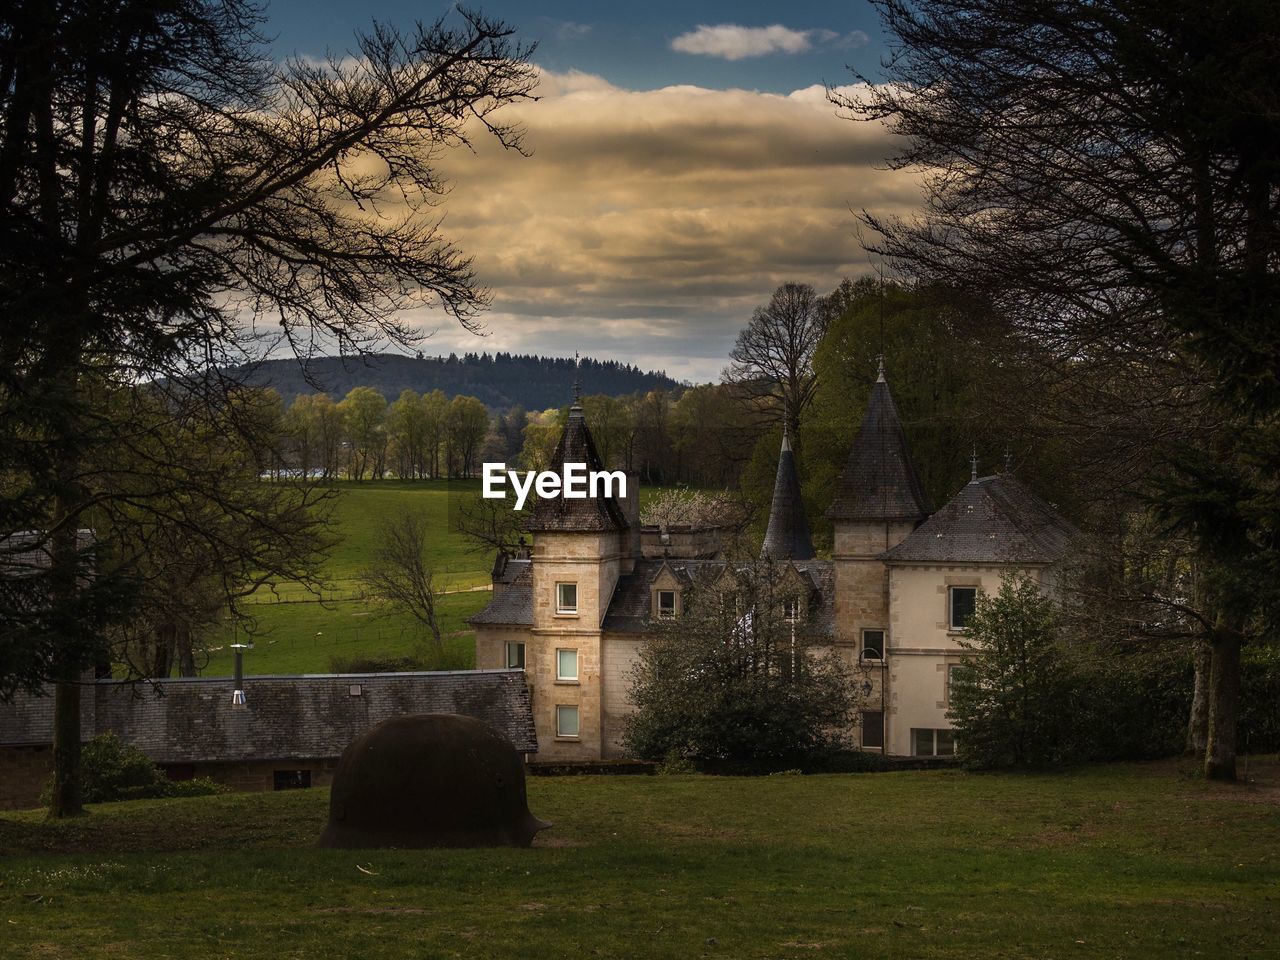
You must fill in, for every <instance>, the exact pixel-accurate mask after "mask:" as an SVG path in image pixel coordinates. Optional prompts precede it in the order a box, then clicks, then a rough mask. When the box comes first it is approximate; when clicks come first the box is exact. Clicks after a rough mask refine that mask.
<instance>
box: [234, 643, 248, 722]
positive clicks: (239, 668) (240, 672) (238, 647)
mask: <svg viewBox="0 0 1280 960" xmlns="http://www.w3.org/2000/svg"><path fill="white" fill-rule="evenodd" d="M231 649H232V650H234V651H235V652H236V686H235V689H234V690H233V691H232V692H231V703H232V705H233V706H237V707H243V706H244V703H245V700H244V652H245V651H246V650H248V649H249V645H248V644H247V643H233V644H232V645H231Z"/></svg>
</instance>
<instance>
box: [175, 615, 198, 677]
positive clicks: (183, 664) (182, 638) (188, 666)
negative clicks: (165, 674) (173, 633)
mask: <svg viewBox="0 0 1280 960" xmlns="http://www.w3.org/2000/svg"><path fill="white" fill-rule="evenodd" d="M195 675H196V656H195V650H194V649H193V644H192V642H191V627H190V626H188V625H186V624H184V625H183V627H182V629H181V630H179V632H178V676H180V677H194V676H195Z"/></svg>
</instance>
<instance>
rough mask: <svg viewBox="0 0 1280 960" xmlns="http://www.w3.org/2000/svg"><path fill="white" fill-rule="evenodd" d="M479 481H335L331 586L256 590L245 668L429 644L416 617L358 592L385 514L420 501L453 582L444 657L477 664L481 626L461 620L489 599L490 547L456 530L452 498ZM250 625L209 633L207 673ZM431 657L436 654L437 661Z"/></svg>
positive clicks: (228, 664) (443, 580)
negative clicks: (317, 590)
mask: <svg viewBox="0 0 1280 960" xmlns="http://www.w3.org/2000/svg"><path fill="white" fill-rule="evenodd" d="M479 489H480V485H479V483H478V482H477V481H456V480H455V481H450V482H448V483H445V482H436V481H418V482H408V481H395V480H381V481H370V482H367V483H354V482H341V483H338V484H335V487H334V490H335V499H334V510H333V520H334V526H333V530H332V533H333V535H334V537H335V538H336V539H337V543H336V544H335V546H334V547H333V549H332V550H331V551H330V553H329V556H328V557H327V559H326V561H325V564H324V568H323V572H324V578H325V581H326V583H325V587H324V589H323V590H322V592H321V596H320V597H319V598H317V597H316V596H315V595H314V594H311V593H309V592H308V591H307V590H306V589H305V588H304V587H303V586H302V585H301V584H297V583H278V584H273V585H271V586H270V587H265V588H263V589H261V590H259V591H258V592H257V593H256V594H255V596H254V597H253V604H252V606H251V607H250V608H249V609H250V610H251V612H252V613H253V614H254V618H255V620H256V621H257V624H256V629H255V632H254V634H253V637H252V639H253V642H254V649H253V650H252V651H250V652H249V653H248V654H247V655H246V659H245V669H246V670H247V671H249V672H251V673H256V674H271V673H324V672H327V671H328V670H329V669H330V661H331V660H332V658H333V657H335V656H342V657H349V656H354V655H360V656H390V657H400V656H407V655H410V654H413V653H415V652H425V649H426V648H425V647H424V646H423V644H424V642H425V634H424V633H423V631H422V629H421V627H420V626H419V625H418V624H416V623H415V622H414V621H413V620H412V619H411V618H409V617H405V616H401V615H396V614H390V615H388V611H386V610H385V609H383V607H382V606H381V605H380V604H378V603H371V602H367V601H366V600H364V599H362V598H361V585H360V582H359V576H360V571H361V569H362V568H363V567H364V566H365V564H367V563H368V562H369V560H370V559H371V558H372V556H373V552H374V550H375V549H376V547H377V531H378V526H379V524H380V523H381V521H382V520H383V518H384V517H389V516H395V515H397V514H400V513H404V512H405V511H410V510H422V511H425V512H426V514H427V518H428V525H429V529H430V531H431V534H432V537H431V550H430V552H429V554H428V559H429V560H430V562H431V563H432V564H433V565H434V568H435V571H436V582H437V584H438V585H439V586H440V587H441V589H443V590H445V591H448V595H447V596H445V597H444V598H443V599H442V602H441V614H442V623H441V630H442V632H443V633H444V634H445V638H446V651H447V653H446V657H445V658H444V661H443V665H447V666H452V667H466V666H474V663H475V640H474V633H473V631H471V629H470V628H469V627H468V626H467V625H466V623H465V622H464V621H465V620H466V618H467V617H469V616H471V615H472V614H473V613H476V612H477V611H479V610H480V609H481V608H482V607H483V606H484V605H485V604H486V603H487V602H488V599H489V594H488V592H487V589H481V590H476V589H475V588H477V587H479V588H487V587H488V584H489V570H490V568H491V566H492V564H493V557H492V556H489V555H488V554H484V553H477V552H473V551H469V550H468V544H467V543H466V542H464V541H463V540H462V538H461V537H460V536H459V535H458V534H457V533H456V532H455V531H454V530H453V526H452V516H451V507H456V503H457V499H458V498H459V497H460V496H470V495H474V494H475V493H476V492H478V491H479ZM246 639H248V638H247V637H246V635H245V634H244V632H243V631H233V630H231V629H230V628H228V629H227V630H225V631H223V632H222V634H221V635H220V636H215V637H214V638H213V639H212V641H211V643H210V651H209V652H210V658H209V663H208V665H207V666H206V667H205V668H204V669H203V671H202V672H203V673H205V674H207V675H210V676H217V675H221V674H229V673H231V671H232V658H231V651H230V649H229V646H230V644H231V643H233V642H237V641H240V642H243V641H245V640H246ZM433 665H434V664H433Z"/></svg>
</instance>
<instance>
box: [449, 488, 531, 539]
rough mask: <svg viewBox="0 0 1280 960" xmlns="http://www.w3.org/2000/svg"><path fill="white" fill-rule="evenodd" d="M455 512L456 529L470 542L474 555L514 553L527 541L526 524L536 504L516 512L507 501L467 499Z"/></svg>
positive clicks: (463, 500)
mask: <svg viewBox="0 0 1280 960" xmlns="http://www.w3.org/2000/svg"><path fill="white" fill-rule="evenodd" d="M450 507H451V510H452V511H453V528H454V529H455V530H456V531H457V532H458V533H460V534H462V536H463V538H464V539H465V540H466V541H467V549H468V550H470V551H471V552H473V553H490V552H496V553H506V554H510V553H512V552H513V551H514V550H515V549H516V548H517V547H518V546H519V545H520V543H521V541H522V540H523V537H524V524H525V518H526V517H527V515H528V511H529V510H530V509H531V508H532V504H528V505H526V508H525V509H524V510H512V509H511V503H510V502H509V501H507V500H505V499H501V500H488V499H485V498H484V497H482V496H479V495H478V494H477V495H475V496H470V497H464V498H461V499H459V500H458V501H457V503H456V505H455V504H451V505H450Z"/></svg>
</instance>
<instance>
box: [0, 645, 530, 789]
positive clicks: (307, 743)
mask: <svg viewBox="0 0 1280 960" xmlns="http://www.w3.org/2000/svg"><path fill="white" fill-rule="evenodd" d="M88 686H89V687H90V688H91V689H90V690H88V691H86V695H85V696H82V697H81V730H82V735H83V736H84V738H85V739H89V738H91V737H93V736H96V735H98V734H102V733H107V732H111V733H115V734H116V735H117V736H119V738H120V739H121V740H123V741H125V742H126V743H129V744H132V745H133V746H136V747H138V748H139V749H140V750H142V752H143V753H145V754H146V755H147V756H148V757H150V758H151V759H152V760H153V761H155V762H156V763H158V764H159V765H160V766H161V767H163V768H164V769H165V770H166V771H167V772H168V773H169V775H170V776H171V777H173V778H174V779H190V778H191V777H197V776H199V777H212V778H213V779H215V780H218V781H220V782H223V783H227V784H229V785H232V786H234V787H236V788H238V789H244V790H271V789H285V788H291V787H302V786H318V785H322V784H326V783H328V782H329V780H330V778H331V776H332V773H333V770H334V768H335V767H336V766H337V762H338V758H339V757H340V756H341V755H342V751H343V750H345V749H346V747H347V744H349V743H350V742H351V741H352V740H354V739H355V738H356V737H357V736H359V735H360V734H362V733H364V732H365V731H366V730H368V729H370V728H371V727H373V726H375V725H376V724H378V723H380V722H382V721H383V720H387V719H389V718H391V717H398V716H404V715H408V714H422V713H458V714H463V715H465V716H469V717H475V718H476V719H478V720H483V721H484V722H485V723H488V724H489V725H490V726H491V727H493V728H494V729H495V730H498V731H499V732H500V733H502V734H503V735H504V736H506V737H507V738H508V739H509V740H510V741H511V742H512V743H513V744H514V745H515V748H516V749H517V750H518V751H520V752H521V753H523V754H526V755H531V754H534V753H536V752H537V749H538V740H537V734H536V732H535V730H534V725H533V715H532V714H531V712H530V709H529V689H528V686H527V684H526V682H525V674H524V672H523V671H522V670H519V669H515V670H507V669H502V670H459V671H446V672H430V673H428V672H421V673H351V674H312V675H303V676H260V677H253V676H250V677H246V678H245V681H244V691H245V697H244V702H243V703H233V699H232V692H233V687H234V681H233V679H232V678H230V677H189V678H177V679H166V680H154V681H147V682H143V683H124V682H120V681H114V680H97V681H88ZM52 740H53V697H52V696H50V695H46V696H33V695H29V694H19V695H18V696H17V697H15V699H14V701H13V702H12V703H9V704H0V809H2V808H5V807H17V806H30V805H33V804H34V803H35V802H36V801H37V798H38V797H39V794H40V790H41V788H42V787H43V785H44V782H45V780H46V779H47V778H48V775H49V771H50V758H51V749H50V748H51V744H52Z"/></svg>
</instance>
